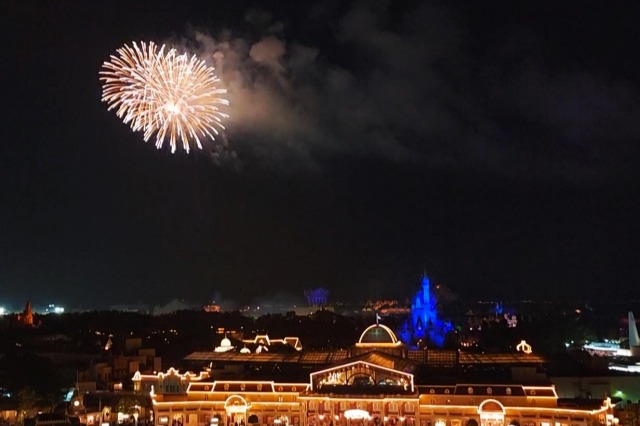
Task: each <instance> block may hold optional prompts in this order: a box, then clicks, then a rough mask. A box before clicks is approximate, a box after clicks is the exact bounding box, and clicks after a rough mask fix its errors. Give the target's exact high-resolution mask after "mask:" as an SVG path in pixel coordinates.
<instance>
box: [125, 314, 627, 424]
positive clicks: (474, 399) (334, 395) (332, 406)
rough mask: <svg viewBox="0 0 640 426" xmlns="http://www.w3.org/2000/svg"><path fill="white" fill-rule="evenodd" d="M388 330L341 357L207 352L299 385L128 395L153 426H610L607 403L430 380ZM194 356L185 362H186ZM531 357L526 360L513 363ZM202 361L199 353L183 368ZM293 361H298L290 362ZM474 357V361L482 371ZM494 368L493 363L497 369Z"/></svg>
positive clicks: (233, 383) (202, 377)
mask: <svg viewBox="0 0 640 426" xmlns="http://www.w3.org/2000/svg"><path fill="white" fill-rule="evenodd" d="M409 352H410V351H409V350H408V349H407V348H406V347H405V345H404V344H403V343H402V342H401V341H399V340H398V338H397V337H396V336H395V334H394V333H393V331H391V330H390V329H389V328H388V327H385V326H382V325H380V324H374V325H372V326H370V327H368V328H367V329H366V330H365V331H364V332H363V333H362V335H361V336H360V339H359V340H358V342H357V343H356V344H355V346H354V347H353V348H351V349H350V350H349V351H342V352H338V351H335V352H325V353H320V352H316V353H314V352H310V353H306V354H305V353H297V354H289V355H286V354H264V353H259V354H256V353H247V354H242V353H239V352H235V351H234V352H224V353H215V352H213V351H212V352H210V353H209V354H210V359H212V360H223V359H227V360H233V361H234V362H247V363H251V362H258V361H261V360H262V361H264V362H275V363H286V362H295V361H294V359H297V360H298V361H297V362H299V363H303V364H304V363H306V364H305V365H312V364H313V363H314V359H315V363H316V365H317V367H316V368H313V369H311V370H310V372H309V373H308V375H307V379H306V380H300V381H286V380H279V379H278V380H276V379H273V380H269V379H262V380H246V379H241V380H225V379H220V378H219V377H216V373H215V370H210V371H206V372H203V373H200V374H199V375H195V374H193V373H188V372H187V373H179V372H178V371H176V370H173V369H170V370H169V371H168V372H167V373H166V374H162V373H160V374H147V375H145V374H138V373H137V374H136V375H135V376H134V377H133V382H134V387H135V390H136V391H137V392H140V393H144V394H149V395H150V396H151V398H152V401H153V413H154V423H155V424H156V425H158V426H165V425H167V426H210V425H220V426H236V424H237V425H238V426H244V425H248V424H256V425H268V426H278V425H280V426H289V425H291V426H507V425H509V426H595V425H603V426H614V425H616V424H617V419H616V418H615V417H614V415H613V407H612V405H611V403H610V400H609V399H605V400H597V401H595V404H594V403H592V405H591V406H590V407H584V406H581V408H579V407H577V406H575V405H574V406H565V405H563V404H561V403H560V402H559V399H558V395H557V394H556V391H555V388H554V386H553V385H552V384H551V383H549V382H548V381H546V382H545V383H540V378H539V377H536V378H534V381H535V383H525V382H520V383H517V382H514V381H510V382H507V383H503V382H496V380H488V381H472V380H471V379H469V380H463V381H456V379H454V378H453V377H454V376H451V377H450V378H449V380H448V381H447V380H445V381H443V380H440V379H436V378H435V376H433V377H431V376H429V375H425V374H420V375H419V376H420V377H421V379H420V380H419V382H416V377H417V376H416V373H419V370H420V368H421V367H422V365H423V364H422V363H421V362H417V361H415V360H413V359H411V358H410V357H408V356H406V355H407V354H408V353H409ZM192 355H193V354H192ZM521 356H523V357H532V356H533V354H522V355H521ZM198 357H200V358H199V359H204V353H201V355H193V357H192V359H195V358H198ZM294 357H297V358H294ZM488 361H489V358H486V359H485V358H483V359H482V360H481V361H480V362H488ZM496 362H498V361H496Z"/></svg>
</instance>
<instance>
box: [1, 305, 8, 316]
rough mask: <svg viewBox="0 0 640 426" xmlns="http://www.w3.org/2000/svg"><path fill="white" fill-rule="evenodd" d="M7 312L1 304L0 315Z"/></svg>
mask: <svg viewBox="0 0 640 426" xmlns="http://www.w3.org/2000/svg"><path fill="white" fill-rule="evenodd" d="M6 313H7V310H6V309H5V308H3V307H2V306H0V315H4V314H6Z"/></svg>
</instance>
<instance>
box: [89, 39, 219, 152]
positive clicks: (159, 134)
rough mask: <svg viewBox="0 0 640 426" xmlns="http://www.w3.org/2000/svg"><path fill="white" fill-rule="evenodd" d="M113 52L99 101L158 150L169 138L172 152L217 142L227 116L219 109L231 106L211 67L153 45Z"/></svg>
mask: <svg viewBox="0 0 640 426" xmlns="http://www.w3.org/2000/svg"><path fill="white" fill-rule="evenodd" d="M117 53H118V56H114V55H112V56H111V60H110V61H108V62H105V63H104V64H103V69H102V71H100V80H101V81H102V101H103V102H106V103H107V104H108V105H109V107H108V109H109V110H114V111H115V113H116V115H117V116H118V117H120V118H121V119H122V120H123V122H124V123H125V124H128V125H130V126H131V129H132V130H134V131H140V132H143V134H144V140H145V141H148V140H149V139H151V138H152V137H153V136H154V135H155V144H156V147H157V148H158V149H159V148H161V147H162V145H163V143H164V141H165V140H166V139H168V141H169V144H170V145H171V152H175V151H176V146H177V143H178V141H181V142H182V146H183V147H184V149H185V151H187V152H189V146H190V142H195V143H196V145H197V147H198V148H200V149H202V143H201V141H200V138H204V137H207V136H209V137H210V138H212V139H215V136H218V135H219V131H220V130H224V125H223V120H224V119H225V118H227V117H228V115H227V114H225V113H223V112H222V111H220V108H219V107H220V106H226V105H229V101H227V100H226V99H224V98H222V97H221V95H224V94H225V93H226V90H225V89H223V88H221V87H220V80H219V79H218V77H217V76H216V74H215V72H214V68H213V67H209V66H207V64H206V63H205V62H204V61H203V60H201V59H198V58H197V57H196V56H195V55H193V56H188V55H187V54H179V53H178V52H177V51H176V50H175V49H168V48H166V46H165V45H162V46H161V47H160V48H158V46H157V45H156V44H155V43H153V42H151V43H149V44H148V45H147V44H146V43H144V42H141V43H140V46H138V45H137V44H136V43H135V42H134V43H133V47H129V46H128V45H125V46H123V47H122V48H120V49H118V50H117Z"/></svg>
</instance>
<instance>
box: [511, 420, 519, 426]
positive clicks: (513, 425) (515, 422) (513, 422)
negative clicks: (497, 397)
mask: <svg viewBox="0 0 640 426" xmlns="http://www.w3.org/2000/svg"><path fill="white" fill-rule="evenodd" d="M509 426H520V422H519V421H517V420H515V419H513V420H511V421H510V422H509Z"/></svg>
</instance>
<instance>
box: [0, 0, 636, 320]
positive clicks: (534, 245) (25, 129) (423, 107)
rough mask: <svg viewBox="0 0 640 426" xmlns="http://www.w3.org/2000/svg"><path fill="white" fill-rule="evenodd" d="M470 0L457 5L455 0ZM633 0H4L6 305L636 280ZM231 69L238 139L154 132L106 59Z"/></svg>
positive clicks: (513, 293)
mask: <svg viewBox="0 0 640 426" xmlns="http://www.w3.org/2000/svg"><path fill="white" fill-rule="evenodd" d="M453 3H455V4H453ZM639 20H640V11H639V9H638V8H637V6H636V5H634V4H633V2H610V1H588V0H574V1H570V0H566V1H518V2H514V1H512V0H509V1H506V0H505V1H489V2H478V1H468V2H449V1H428V2H419V1H398V2H395V1H362V2H348V1H338V0H336V1H330V0H326V1H322V2H302V1H293V0H292V1H279V2H264V1H255V2H247V1H244V0H239V1H233V2H222V1H204V0H203V1H195V0H187V1H180V2H178V1H175V2H172V1H167V0H160V1H132V0H127V1H114V0H108V1H107V0H104V1H103V0H91V1H87V0H78V1H64V0H55V1H26V0H16V1H11V0H10V1H3V2H1V3H0V37H1V38H0V39H1V40H2V43H1V44H0V57H2V58H3V66H2V69H1V71H0V79H1V81H2V88H3V94H2V99H3V102H2V104H1V106H0V109H1V111H2V114H1V115H0V117H1V120H2V125H1V126H0V140H1V143H0V305H2V304H4V305H13V306H15V307H18V306H21V305H23V304H24V302H25V301H26V300H32V301H33V302H34V303H45V302H51V303H61V304H65V305H66V306H69V307H84V308H94V307H95V308H105V307H108V306H109V305H112V304H116V303H122V304H124V303H130V304H136V303H148V304H163V303H166V302H168V301H169V300H172V299H176V298H178V299H184V300H185V301H187V302H189V303H204V302H205V301H207V300H211V299H214V298H215V299H216V300H218V301H221V300H225V301H234V302H236V303H254V302H257V301H264V300H296V299H298V300H302V299H303V290H304V289H311V288H316V287H325V288H327V289H328V290H329V291H330V296H329V298H330V300H333V301H335V300H338V299H344V300H366V299H367V298H381V297H393V298H400V299H405V298H408V297H410V296H411V295H412V294H413V293H414V292H415V291H416V290H417V287H418V284H419V277H420V275H421V273H422V271H423V270H424V269H425V268H426V270H427V271H428V273H429V274H430V276H431V277H432V279H433V280H435V281H436V282H441V283H442V284H444V285H445V286H447V287H448V288H450V289H451V291H452V292H454V293H456V294H458V295H459V296H461V297H462V298H463V299H465V300H475V299H492V300H499V299H503V300H509V299H527V298H533V299H557V298H561V299H562V298H565V299H566V298H568V299H580V300H589V299H596V298H603V297H617V298H619V299H620V300H628V299H630V298H636V299H637V298H639V297H640V290H639V288H640V286H639V283H640V243H639V241H640V226H639V225H638V223H639V222H640V214H639V213H640V209H639V206H640V203H639V202H638V197H639V196H640V185H639V182H640V167H639V159H640V103H639V101H638V100H639V99H640V48H639V47H638V43H637V40H638V37H639V34H640V33H639V32H638V24H637V23H638V22H639ZM132 40H137V41H142V40H144V41H151V40H153V41H156V42H157V43H162V42H166V43H168V44H171V45H173V46H176V47H178V48H179V49H181V50H184V51H189V52H191V53H196V54H198V55H199V56H200V57H201V58H203V59H205V60H207V61H208V63H210V64H211V65H215V66H216V68H217V72H218V73H219V75H220V76H221V78H222V80H223V82H224V84H225V86H226V87H227V88H228V90H229V93H228V98H229V100H230V102H231V106H230V108H229V110H228V112H229V113H230V114H231V116H232V117H231V119H230V120H229V121H228V122H227V123H226V124H227V132H226V135H225V137H226V143H225V141H223V140H221V141H218V142H217V143H214V142H211V141H209V142H208V143H207V144H206V146H205V149H204V150H203V151H199V150H195V151H192V152H191V153H190V154H186V153H185V152H184V151H181V150H179V151H178V152H177V153H176V154H173V155H172V154H171V153H170V150H169V149H168V147H165V148H163V149H161V150H157V149H156V148H155V146H154V145H153V143H144V141H143V138H142V135H141V134H139V133H134V132H132V131H131V130H130V128H129V127H128V126H127V125H125V124H123V123H122V122H121V120H120V119H119V118H118V117H116V115H115V114H114V113H113V112H110V111H107V107H106V104H104V103H102V102H101V100H100V98H101V90H102V89H101V84H100V81H99V80H98V72H99V71H100V68H101V66H102V63H103V62H104V61H106V60H108V59H109V55H111V54H114V53H115V50H116V49H117V48H119V47H120V46H122V45H123V44H124V43H129V42H131V41H132Z"/></svg>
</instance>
